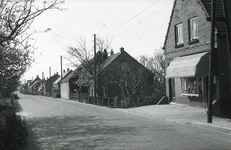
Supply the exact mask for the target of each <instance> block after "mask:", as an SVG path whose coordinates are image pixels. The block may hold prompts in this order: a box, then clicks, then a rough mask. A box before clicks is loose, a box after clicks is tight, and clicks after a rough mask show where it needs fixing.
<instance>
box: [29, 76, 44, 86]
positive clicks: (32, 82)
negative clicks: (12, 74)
mask: <svg viewBox="0 0 231 150" xmlns="http://www.w3.org/2000/svg"><path fill="white" fill-rule="evenodd" d="M40 80H41V79H40V78H39V77H38V76H36V78H35V79H34V80H33V81H31V83H30V86H31V87H32V86H33V85H34V84H35V83H36V82H37V81H40Z"/></svg>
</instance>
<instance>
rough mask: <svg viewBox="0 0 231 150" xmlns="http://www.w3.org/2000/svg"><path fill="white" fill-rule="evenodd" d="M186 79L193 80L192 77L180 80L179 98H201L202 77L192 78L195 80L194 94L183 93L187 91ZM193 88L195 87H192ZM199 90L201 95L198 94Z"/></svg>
mask: <svg viewBox="0 0 231 150" xmlns="http://www.w3.org/2000/svg"><path fill="white" fill-rule="evenodd" d="M188 78H193V77H183V78H181V96H191V97H192V96H196V97H198V96H201V95H202V94H203V89H202V88H203V85H202V84H203V83H202V77H194V78H196V80H195V81H196V93H185V92H184V91H185V90H186V89H187V85H188V83H187V82H188V81H186V80H187V79H188ZM193 86H195V85H193ZM200 88H201V93H200Z"/></svg>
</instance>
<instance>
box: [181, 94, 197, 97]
mask: <svg viewBox="0 0 231 150" xmlns="http://www.w3.org/2000/svg"><path fill="white" fill-rule="evenodd" d="M181 96H187V97H188V96H190V97H193V96H195V97H198V96H199V94H181Z"/></svg>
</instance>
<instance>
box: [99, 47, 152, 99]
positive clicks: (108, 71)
mask: <svg viewBox="0 0 231 150" xmlns="http://www.w3.org/2000/svg"><path fill="white" fill-rule="evenodd" d="M100 76H101V77H100V78H99V79H100V81H98V82H97V84H98V91H97V92H98V93H99V95H101V96H102V97H111V98H113V97H127V98H129V99H131V98H132V96H135V95H133V94H134V93H136V91H139V90H138V89H142V88H141V87H142V86H143V90H142V91H143V94H144V93H145V92H148V90H147V88H146V87H148V85H149V83H150V84H152V82H151V81H152V73H151V72H150V71H149V70H148V69H147V68H145V67H144V66H143V65H142V64H140V63H139V62H138V61H137V60H136V59H134V58H133V57H132V56H130V55H129V54H128V53H127V52H126V51H125V50H124V48H123V47H121V48H120V52H118V53H115V54H113V55H111V56H110V57H109V58H108V59H106V60H105V61H104V62H103V63H102V65H101V73H100ZM99 79H98V80H99ZM99 84H100V85H99ZM126 87H127V88H126ZM125 91H127V92H125ZM128 91H130V93H128ZM144 91H145V92H144ZM132 93H133V94H132ZM137 94H138V93H137ZM144 95H145V94H144Z"/></svg>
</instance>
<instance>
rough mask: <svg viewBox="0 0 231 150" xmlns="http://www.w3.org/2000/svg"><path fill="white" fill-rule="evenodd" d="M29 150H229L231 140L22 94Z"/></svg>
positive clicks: (194, 129) (122, 113) (220, 134)
mask: <svg viewBox="0 0 231 150" xmlns="http://www.w3.org/2000/svg"><path fill="white" fill-rule="evenodd" d="M19 96H20V100H19V103H20V105H21V107H22V109H23V112H21V115H24V116H25V117H26V123H27V127H28V129H29V137H30V141H29V145H28V147H27V149H28V150H32V149H33V150H91V149H95V150H111V149H125V150H130V149H132V150H141V149H144V150H149V149H150V150H155V149H156V150H161V149H162V150H170V149H173V150H181V149H192V150H199V149H209V150H210V149H219V150H220V149H227V150H228V149H230V148H231V135H230V134H229V133H227V134H225V133H223V132H217V131H214V130H208V129H205V128H199V127H196V126H192V125H189V124H177V123H173V122H168V121H166V120H161V119H158V118H153V117H148V116H140V115H135V114H131V113H128V112H125V111H123V110H121V109H110V108H105V107H99V106H94V105H90V104H83V103H79V102H73V101H69V100H62V99H53V98H48V97H40V96H30V95H21V94H20V95H19Z"/></svg>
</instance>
